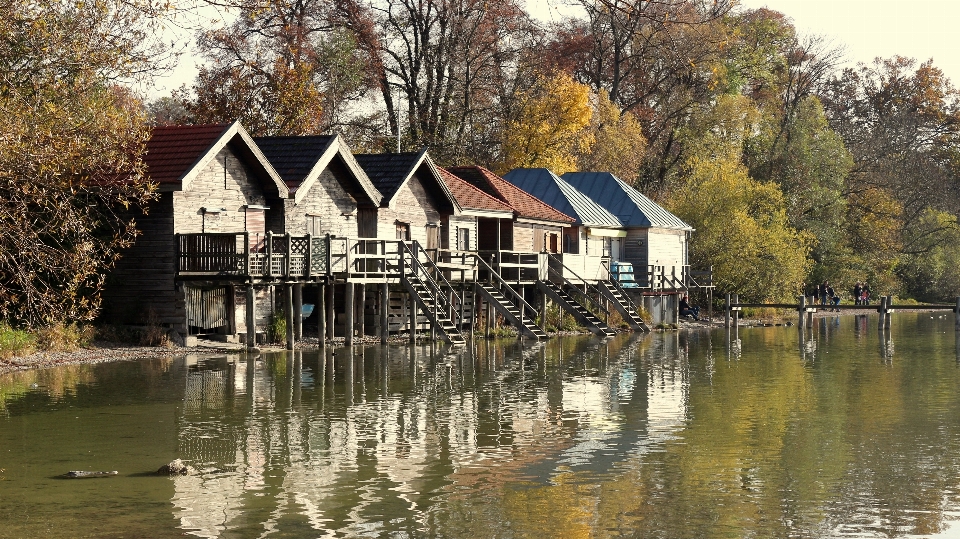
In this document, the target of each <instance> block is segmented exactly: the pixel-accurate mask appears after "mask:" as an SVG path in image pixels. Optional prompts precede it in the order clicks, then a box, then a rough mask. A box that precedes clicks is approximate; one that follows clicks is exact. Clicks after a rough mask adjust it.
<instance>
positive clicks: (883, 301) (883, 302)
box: [877, 296, 887, 331]
mask: <svg viewBox="0 0 960 539" xmlns="http://www.w3.org/2000/svg"><path fill="white" fill-rule="evenodd" d="M878 312H879V313H880V321H879V322H878V323H877V331H883V326H884V324H885V323H886V319H887V296H880V308H879V309H878Z"/></svg>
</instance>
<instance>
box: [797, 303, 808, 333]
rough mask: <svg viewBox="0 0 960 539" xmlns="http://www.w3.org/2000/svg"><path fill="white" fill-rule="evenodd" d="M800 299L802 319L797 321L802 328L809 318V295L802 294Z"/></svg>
mask: <svg viewBox="0 0 960 539" xmlns="http://www.w3.org/2000/svg"><path fill="white" fill-rule="evenodd" d="M798 299H799V300H800V306H799V307H798V308H797V310H798V311H800V313H799V314H800V320H799V322H797V325H798V326H799V327H800V329H801V330H802V329H803V326H804V325H805V322H806V320H807V296H800V297H799V298H798Z"/></svg>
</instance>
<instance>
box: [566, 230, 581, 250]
mask: <svg viewBox="0 0 960 539" xmlns="http://www.w3.org/2000/svg"><path fill="white" fill-rule="evenodd" d="M563 252H565V253H569V254H574V255H576V254H580V230H578V229H576V228H564V229H563Z"/></svg>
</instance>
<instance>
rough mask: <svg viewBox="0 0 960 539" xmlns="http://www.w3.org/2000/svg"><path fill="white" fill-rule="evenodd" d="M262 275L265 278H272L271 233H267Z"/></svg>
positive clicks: (270, 231) (269, 231)
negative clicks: (265, 256)
mask: <svg viewBox="0 0 960 539" xmlns="http://www.w3.org/2000/svg"><path fill="white" fill-rule="evenodd" d="M263 264H264V266H265V267H264V268H263V274H264V275H266V276H267V277H272V276H273V231H272V230H268V231H267V258H266V259H265V260H264V261H263Z"/></svg>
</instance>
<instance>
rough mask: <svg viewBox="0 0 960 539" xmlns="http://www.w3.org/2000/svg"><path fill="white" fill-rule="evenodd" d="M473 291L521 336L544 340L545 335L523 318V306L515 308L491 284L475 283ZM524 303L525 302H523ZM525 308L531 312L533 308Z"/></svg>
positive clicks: (525, 317) (534, 324) (534, 323)
mask: <svg viewBox="0 0 960 539" xmlns="http://www.w3.org/2000/svg"><path fill="white" fill-rule="evenodd" d="M475 291H476V293H477V294H480V295H481V296H483V299H484V300H485V301H487V302H489V303H490V305H492V306H493V308H494V309H496V311H497V312H498V313H500V314H501V315H503V317H504V318H505V319H506V320H507V321H508V322H510V325H511V326H513V327H515V328H517V331H519V332H520V333H521V335H525V336H527V337H530V338H533V339H537V340H538V341H539V340H544V339H546V338H547V334H546V333H545V332H544V331H543V330H542V329H540V327H539V326H538V325H537V324H536V322H534V321H533V320H531V319H530V318H529V317H527V316H524V314H523V306H521V307H517V306H516V305H514V304H513V302H511V301H510V300H509V299H507V297H506V296H504V295H503V293H502V292H501V291H500V289H499V288H497V287H496V286H495V285H493V284H491V283H477V284H476V288H475ZM524 303H526V302H524ZM527 307H528V308H529V309H530V310H531V312H533V308H532V307H529V305H527Z"/></svg>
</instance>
